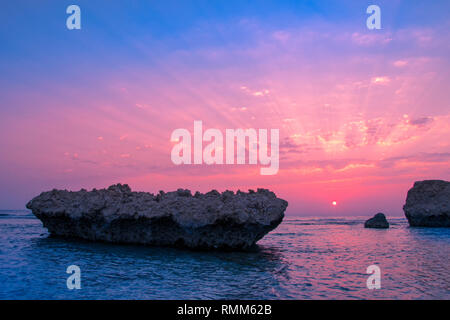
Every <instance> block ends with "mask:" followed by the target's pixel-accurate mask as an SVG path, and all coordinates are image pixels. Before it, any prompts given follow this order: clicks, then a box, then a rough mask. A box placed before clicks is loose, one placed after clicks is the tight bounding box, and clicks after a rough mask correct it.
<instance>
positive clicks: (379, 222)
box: [364, 212, 389, 229]
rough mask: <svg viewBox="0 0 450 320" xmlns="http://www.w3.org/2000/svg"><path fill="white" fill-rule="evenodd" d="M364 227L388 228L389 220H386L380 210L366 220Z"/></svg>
mask: <svg viewBox="0 0 450 320" xmlns="http://www.w3.org/2000/svg"><path fill="white" fill-rule="evenodd" d="M364 228H377V229H386V228H389V222H388V221H387V220H386V216H385V215H384V214H383V213H381V212H380V213H377V214H376V215H374V216H373V218H370V219H369V220H367V221H366V222H365V223H364Z"/></svg>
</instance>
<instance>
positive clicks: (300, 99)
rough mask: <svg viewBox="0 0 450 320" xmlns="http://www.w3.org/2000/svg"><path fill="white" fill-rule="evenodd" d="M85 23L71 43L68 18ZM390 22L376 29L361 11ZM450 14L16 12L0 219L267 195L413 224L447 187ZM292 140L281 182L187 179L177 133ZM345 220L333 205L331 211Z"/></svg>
mask: <svg viewBox="0 0 450 320" xmlns="http://www.w3.org/2000/svg"><path fill="white" fill-rule="evenodd" d="M71 4H76V5H78V6H79V7H80V9H81V30H68V29H67V28H66V19H67V17H68V16H69V15H68V14H67V13H66V8H67V7H68V6H69V5H71ZM371 4H376V5H378V6H379V7H380V9H381V29H380V30H369V29H368V28H367V27H366V19H367V18H368V17H369V14H367V13H366V9H367V7H368V6H369V5H371ZM449 9H450V3H449V2H448V1H430V2H428V1H414V0H409V1H398V0H397V1H396V0H391V1H361V0H359V1H301V0H296V1H284V0H274V1H264V0H253V1H244V0H236V1H234V0H231V1H230V0H227V1H222V0H217V1H207V0H205V1H171V0H169V1H167V0H165V1H156V0H153V1H114V2H113V1H92V0H91V1H81V0H72V1H39V2H37V1H21V0H18V1H8V2H6V3H4V4H2V10H1V11H0V21H1V22H2V28H1V29H0V150H1V157H0V209H22V208H24V207H25V204H26V202H27V201H29V200H30V199H31V198H33V197H34V196H36V195H38V194H39V193H40V192H42V191H46V190H50V189H53V188H61V189H70V190H79V189H81V188H86V189H91V188H103V187H107V186H109V185H111V184H114V183H119V182H120V183H127V184H129V185H130V186H131V188H132V189H133V190H138V191H148V192H153V193H155V192H158V191H159V190H165V191H171V190H176V189H178V188H189V189H191V190H193V191H196V190H199V191H201V192H205V191H209V190H211V189H217V190H219V191H224V190H226V189H229V190H234V191H237V190H238V189H240V190H247V189H256V188H259V187H263V188H268V189H270V190H272V191H274V192H275V193H276V194H277V196H279V197H281V198H283V199H285V200H287V201H288V202H289V207H288V209H287V214H288V215H291V216H294V215H297V216H314V215H317V216H325V215H334V216H347V215H348V216H354V215H359V216H361V215H362V216H371V215H373V214H375V213H377V212H384V213H385V214H386V215H387V216H388V217H389V216H401V215H402V214H403V212H402V206H403V204H404V202H405V198H406V193H407V191H408V189H409V188H410V187H411V186H412V185H413V183H414V181H417V180H424V179H444V180H450V171H449V164H450V139H449V138H450V105H449V101H450V86H449V84H450V74H449V70H450V68H449V64H450V63H449V57H450V47H449V45H450V41H449V40H450V36H449V29H450V28H449V27H450V20H449V18H448V12H450V11H449ZM195 120H201V121H202V122H203V127H204V129H205V130H206V129H208V128H216V129H219V130H221V131H222V132H225V130H226V129H227V128H230V129H236V128H243V129H247V128H255V129H279V132H280V169H279V171H278V173H277V174H276V175H269V176H262V175H260V167H261V166H259V165H179V166H177V165H175V164H174V163H172V161H171V158H170V155H171V150H172V147H173V146H174V142H173V141H171V139H170V137H171V133H172V132H173V131H174V130H175V129H177V128H185V129H187V130H189V131H190V132H193V123H194V121H195ZM333 201H336V203H337V205H336V206H333V205H332V202H333Z"/></svg>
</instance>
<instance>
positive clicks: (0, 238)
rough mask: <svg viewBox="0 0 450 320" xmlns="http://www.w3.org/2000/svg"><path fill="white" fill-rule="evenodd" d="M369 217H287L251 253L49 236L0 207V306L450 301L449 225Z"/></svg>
mask: <svg viewBox="0 0 450 320" xmlns="http://www.w3.org/2000/svg"><path fill="white" fill-rule="evenodd" d="M367 218H369V217H304V216H302V217H293V216H291V217H286V218H285V219H284V220H283V222H282V223H281V224H280V225H279V226H278V228H276V229H275V230H273V231H272V232H271V233H269V234H268V235H266V236H265V237H264V238H263V239H262V240H260V241H259V242H258V244H257V246H256V247H255V248H254V249H253V250H251V251H249V252H221V251H193V250H183V249H174V248H158V247H148V246H135V245H116V244H107V243H93V242H87V241H82V240H66V239H60V238H53V237H50V236H49V233H48V232H47V230H46V229H45V228H43V226H42V223H41V222H40V221H39V220H38V219H37V218H35V217H34V216H33V215H32V214H31V212H29V211H21V210H3V211H1V210H0V244H1V245H0V265H1V268H0V299H77V300H78V299H171V300H173V299H175V300H178V299H446V300H447V299H450V277H449V274H450V228H410V227H409V226H408V223H407V221H406V219H404V218H389V217H388V220H389V222H390V224H391V227H390V228H389V229H384V230H381V229H365V228H364V226H363V224H364V221H365V219H367ZM74 265H75V266H77V267H79V271H80V272H79V279H80V282H79V289H77V288H73V285H72V286H70V285H69V286H68V282H70V281H68V278H69V277H71V276H72V273H67V271H68V268H69V267H70V266H74ZM370 266H372V267H370ZM373 266H375V267H373ZM368 268H369V271H371V272H374V271H373V270H374V268H375V269H376V270H378V273H377V272H376V270H375V273H374V274H371V273H367V271H368ZM69 271H70V268H69ZM378 275H379V276H378ZM374 276H376V277H377V279H376V280H374V278H373V277H374ZM371 277H372V278H371ZM369 278H370V279H369ZM72 280H73V279H72ZM377 281H378V282H377ZM368 282H369V285H368ZM71 283H72V284H73V282H71ZM374 283H377V284H378V285H377V286H375V288H374V286H373V284H374ZM370 284H372V285H370ZM69 287H71V288H72V289H70V288H69Z"/></svg>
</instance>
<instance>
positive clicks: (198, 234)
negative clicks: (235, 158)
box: [27, 184, 288, 249]
mask: <svg viewBox="0 0 450 320" xmlns="http://www.w3.org/2000/svg"><path fill="white" fill-rule="evenodd" d="M287 205H288V203H287V201H285V200H282V199H279V198H277V197H276V196H275V194H274V193H273V192H271V191H269V190H266V189H258V190H257V191H256V192H255V191H252V190H249V192H248V193H246V192H241V191H238V192H237V193H236V194H235V193H234V192H232V191H225V192H223V193H219V192H217V191H216V190H213V191H210V192H208V193H205V194H202V193H199V192H196V193H195V195H192V194H191V191H189V190H184V189H178V190H177V191H174V192H167V193H165V192H163V191H160V192H159V194H156V195H154V194H151V193H146V192H132V191H131V189H130V188H129V187H128V185H121V184H117V185H113V186H110V187H109V188H108V189H102V190H96V189H94V190H92V191H89V192H88V191H86V190H84V189H82V190H81V191H77V192H72V191H67V190H56V189H55V190H52V191H48V192H43V193H41V194H40V195H39V196H37V197H35V198H34V199H33V200H31V201H30V202H29V203H28V204H27V208H29V209H31V210H32V212H33V214H34V215H35V216H36V217H37V218H39V219H40V220H41V221H42V222H43V224H44V227H46V228H47V229H48V230H49V232H50V233H51V234H52V235H55V236H62V237H77V238H82V239H87V240H92V241H107V242H115V243H134V244H146V245H158V246H182V247H189V248H224V249H226V248H228V249H247V248H249V247H251V246H252V245H253V244H255V243H256V242H257V241H258V240H260V239H261V238H262V237H264V235H266V234H267V233H268V232H270V231H271V230H273V229H275V228H276V227H277V226H278V225H279V224H280V223H281V221H282V219H283V217H284V211H285V210H286V207H287Z"/></svg>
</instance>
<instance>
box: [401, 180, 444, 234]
mask: <svg viewBox="0 0 450 320" xmlns="http://www.w3.org/2000/svg"><path fill="white" fill-rule="evenodd" d="M403 211H404V212H405V216H406V218H407V219H408V222H409V225H410V226H412V227H450V182H448V181H443V180H424V181H417V182H415V183H414V186H413V187H412V188H411V189H409V191H408V195H407V197H406V203H405V205H404V206H403Z"/></svg>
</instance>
